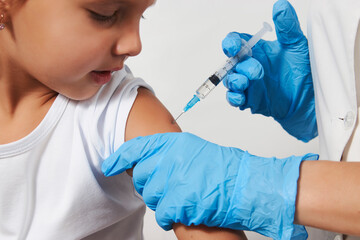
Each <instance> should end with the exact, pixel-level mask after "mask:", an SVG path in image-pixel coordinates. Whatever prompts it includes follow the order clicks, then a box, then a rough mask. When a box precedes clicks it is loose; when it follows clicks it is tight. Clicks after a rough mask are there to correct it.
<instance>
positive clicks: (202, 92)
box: [196, 40, 252, 99]
mask: <svg viewBox="0 0 360 240" xmlns="http://www.w3.org/2000/svg"><path fill="white" fill-rule="evenodd" d="M242 41H243V44H242V48H241V51H240V52H239V53H238V54H237V55H235V56H234V57H231V58H228V59H227V60H226V62H225V64H224V65H223V66H222V67H221V68H220V69H218V70H217V71H216V72H215V73H214V74H213V75H212V76H211V77H209V78H208V79H206V81H205V82H204V83H203V84H202V85H201V86H200V87H199V88H198V89H197V90H196V96H198V97H199V98H200V99H204V98H205V97H206V96H207V95H208V94H209V93H210V92H211V91H212V90H213V89H214V88H215V87H216V86H217V85H218V84H219V83H220V82H221V81H222V80H223V78H224V77H225V76H226V74H228V72H229V71H230V70H231V69H233V67H234V66H235V65H236V64H237V63H238V62H240V61H241V60H242V59H243V58H244V57H245V56H251V55H252V51H251V48H249V46H248V44H247V42H246V41H245V40H242Z"/></svg>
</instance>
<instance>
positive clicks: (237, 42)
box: [222, 32, 241, 57]
mask: <svg viewBox="0 0 360 240" xmlns="http://www.w3.org/2000/svg"><path fill="white" fill-rule="evenodd" d="M222 49H223V51H224V53H225V55H226V56H228V57H233V56H235V55H236V54H237V53H238V52H239V51H240V49H241V37H240V35H239V34H238V33H236V32H231V33H229V34H228V35H227V36H226V37H225V38H224V40H223V41H222Z"/></svg>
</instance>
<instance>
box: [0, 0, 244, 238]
mask: <svg viewBox="0 0 360 240" xmlns="http://www.w3.org/2000/svg"><path fill="white" fill-rule="evenodd" d="M152 4H154V2H153V0H116V1H115V0H59V1H48V0H0V219H1V220H0V239H37V240H42V239H44V240H45V239H46V240H49V239H50V240H52V239H142V224H143V222H142V218H143V215H144V212H145V207H144V204H143V202H142V200H141V198H140V197H139V196H138V195H137V193H136V192H135V191H134V188H133V185H132V180H131V177H130V176H128V175H127V174H121V175H119V176H116V177H113V178H105V177H104V176H103V174H102V172H101V167H100V166H101V163H102V161H103V160H104V159H105V158H106V157H108V156H109V155H110V154H111V153H113V152H114V150H116V149H117V148H118V147H119V146H120V145H121V144H122V143H123V142H124V141H126V140H129V139H132V138H134V137H137V136H140V135H148V134H154V133H157V132H169V131H180V128H179V127H178V126H177V125H176V124H174V123H173V118H172V116H171V115H170V114H169V112H168V111H167V110H166V109H165V107H164V106H163V105H162V104H161V103H160V102H159V101H158V100H157V99H156V97H155V96H154V95H153V93H152V92H151V91H149V90H148V89H151V88H150V87H149V86H148V85H147V84H146V83H145V82H144V81H143V80H141V79H137V78H134V77H133V76H132V74H131V72H130V70H129V69H128V68H127V67H126V66H125V67H124V62H125V60H126V59H127V58H128V57H129V56H135V55H137V54H139V52H140V51H141V42H140V38H139V21H140V19H141V16H142V14H143V12H144V11H145V9H146V8H148V7H149V6H150V5H152ZM139 87H140V88H139ZM143 87H145V88H143ZM175 231H176V233H177V234H178V236H179V238H182V239H186V238H189V237H191V236H195V237H196V238H197V239H202V238H204V239H205V238H206V239H211V238H214V239H222V238H225V239H239V238H241V236H242V233H236V232H232V231H229V230H217V229H206V228H205V227H196V228H195V227H194V228H188V227H184V226H180V225H179V226H175Z"/></svg>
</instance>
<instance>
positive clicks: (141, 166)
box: [102, 133, 317, 239]
mask: <svg viewBox="0 0 360 240" xmlns="http://www.w3.org/2000/svg"><path fill="white" fill-rule="evenodd" d="M314 159H317V155H314V154H307V155H305V156H301V157H295V156H292V157H289V158H284V159H277V158H262V157H257V156H254V155H251V154H249V153H248V152H244V151H242V150H240V149H237V148H230V147H222V146H219V145H216V144H214V143H210V142H208V141H205V140H203V139H201V138H199V137H197V136H195V135H192V134H189V133H165V134H156V135H152V136H146V137H139V138H135V139H133V140H130V141H128V142H126V143H124V144H123V145H122V146H121V147H120V148H119V149H118V150H117V151H116V152H115V153H114V154H113V155H112V156H110V157H109V158H108V159H106V160H105V162H104V163H103V165H102V171H103V173H104V174H105V175H106V176H112V175H116V174H119V173H121V172H123V171H125V170H126V169H130V168H132V167H133V166H135V167H134V170H133V181H134V185H135V189H136V191H137V192H138V193H139V194H141V195H142V196H143V199H144V202H145V203H146V205H147V206H148V207H149V208H151V209H152V210H154V211H156V220H157V222H158V224H159V225H160V226H161V227H162V228H163V229H165V230H170V229H171V228H172V225H173V223H178V222H181V223H182V224H185V225H188V226H189V225H191V224H194V225H199V224H205V225H207V226H210V227H211V226H217V227H223V228H231V229H237V230H251V231H255V232H258V233H260V234H263V235H265V236H268V237H272V238H274V239H306V238H307V233H306V231H305V228H304V227H302V226H297V225H296V226H297V227H294V225H293V220H294V214H295V199H296V193H297V180H298V177H299V167H300V163H301V162H302V161H303V160H314ZM294 228H295V230H294ZM292 234H294V235H293V236H292ZM291 236H292V237H293V238H291Z"/></svg>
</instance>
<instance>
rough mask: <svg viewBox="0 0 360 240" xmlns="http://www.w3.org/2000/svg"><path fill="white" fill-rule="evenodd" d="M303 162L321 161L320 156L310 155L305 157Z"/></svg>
mask: <svg viewBox="0 0 360 240" xmlns="http://www.w3.org/2000/svg"><path fill="white" fill-rule="evenodd" d="M302 160H303V161H316V160H319V154H315V153H308V154H306V155H304V157H303V159H302Z"/></svg>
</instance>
